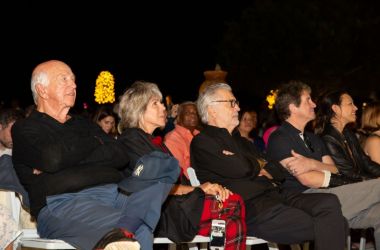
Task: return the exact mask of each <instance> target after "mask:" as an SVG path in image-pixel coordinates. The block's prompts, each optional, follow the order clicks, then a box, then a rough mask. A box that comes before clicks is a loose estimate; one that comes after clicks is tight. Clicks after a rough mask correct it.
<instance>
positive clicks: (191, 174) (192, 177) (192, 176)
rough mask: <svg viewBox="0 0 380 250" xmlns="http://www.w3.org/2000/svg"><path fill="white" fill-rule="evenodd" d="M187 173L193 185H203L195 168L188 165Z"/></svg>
mask: <svg viewBox="0 0 380 250" xmlns="http://www.w3.org/2000/svg"><path fill="white" fill-rule="evenodd" d="M187 174H188V175H189V179H190V183H191V186H193V187H198V186H200V185H201V183H200V182H199V180H198V177H197V174H196V173H195V170H194V168H192V167H188V168H187Z"/></svg>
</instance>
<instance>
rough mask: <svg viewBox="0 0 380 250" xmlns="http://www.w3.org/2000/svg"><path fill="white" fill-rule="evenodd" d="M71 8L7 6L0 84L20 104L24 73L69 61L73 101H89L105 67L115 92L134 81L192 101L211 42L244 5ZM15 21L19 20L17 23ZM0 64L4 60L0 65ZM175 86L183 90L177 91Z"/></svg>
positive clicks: (208, 65) (24, 96) (209, 64)
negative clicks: (73, 83) (73, 78)
mask: <svg viewBox="0 0 380 250" xmlns="http://www.w3.org/2000/svg"><path fill="white" fill-rule="evenodd" d="M121 2H122V1H104V3H103V4H94V3H90V2H87V3H81V5H83V4H85V5H86V4H87V6H86V7H83V6H78V3H77V4H74V3H73V2H70V1H49V2H46V3H41V2H38V3H36V1H28V2H26V3H21V2H18V3H13V5H14V6H12V7H11V8H9V9H10V10H12V12H13V15H12V16H13V17H12V18H11V19H10V20H8V19H7V20H3V22H2V26H3V28H4V30H5V33H4V34H6V36H5V38H6V39H4V40H3V41H5V44H6V46H4V47H3V49H2V50H3V59H6V60H5V61H6V63H5V65H6V66H5V67H3V72H2V73H3V75H5V76H6V77H5V79H3V80H5V82H3V84H2V86H3V88H4V86H5V85H4V84H7V85H8V86H9V87H11V89H12V90H11V92H9V91H8V92H5V91H1V95H0V97H1V99H2V100H5V101H6V102H9V101H10V100H11V99H12V98H13V97H16V98H18V99H20V101H21V103H22V105H24V106H25V105H27V104H30V103H31V102H32V99H31V92H30V87H29V86H30V75H31V72H32V69H33V68H34V66H36V65H37V64H38V63H40V62H42V61H45V60H49V59H60V60H63V61H65V62H66V63H68V64H69V65H70V66H71V67H72V69H73V71H74V73H75V74H76V77H77V85H78V98H77V101H79V102H81V101H87V102H90V103H91V102H93V93H94V87H95V80H96V77H97V75H98V74H99V72H100V71H102V70H109V71H111V72H112V73H113V74H114V76H115V79H116V85H115V87H116V94H117V95H120V94H122V92H123V91H124V90H125V88H126V87H127V86H129V85H130V84H131V83H132V82H133V81H135V80H147V81H153V82H156V83H158V85H159V87H160V88H161V90H162V91H163V93H164V94H171V95H172V96H173V99H174V101H176V100H177V101H183V100H186V99H192V100H194V99H195V98H196V96H197V91H198V87H199V85H200V84H201V83H202V81H203V80H204V77H203V71H205V70H210V69H213V68H214V67H215V64H216V63H217V62H216V61H215V55H216V44H217V42H218V40H219V39H220V38H221V36H222V32H223V29H224V23H225V21H226V20H231V19H233V18H236V17H238V16H239V15H240V13H241V10H242V9H243V7H244V5H243V4H234V5H233V6H232V5H229V4H222V3H218V1H202V2H199V3H195V2H193V1H191V2H190V1H189V2H183V1H181V3H178V4H176V3H174V4H171V5H170V6H169V4H163V3H162V1H156V3H154V4H152V3H147V2H140V3H139V2H134V3H133V4H132V3H128V2H125V1H123V3H121ZM17 23H20V24H17ZM3 65H4V64H3ZM179 86H181V88H182V89H183V91H182V93H178V92H177V90H178V88H179Z"/></svg>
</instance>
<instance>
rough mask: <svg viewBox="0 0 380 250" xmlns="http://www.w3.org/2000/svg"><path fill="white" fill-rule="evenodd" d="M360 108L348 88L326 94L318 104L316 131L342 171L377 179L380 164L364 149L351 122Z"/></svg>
mask: <svg viewBox="0 0 380 250" xmlns="http://www.w3.org/2000/svg"><path fill="white" fill-rule="evenodd" d="M357 109H358V108H357V107H356V106H355V104H354V101H353V100H352V98H351V96H350V95H349V94H348V93H347V92H345V91H341V90H339V91H331V92H328V93H326V94H324V95H322V96H321V98H320V99H319V101H318V106H317V110H318V112H317V119H316V128H315V129H316V130H315V131H316V134H318V135H319V136H320V137H322V140H323V141H324V143H325V144H326V146H327V149H328V152H329V155H330V156H331V157H332V159H333V160H334V163H335V165H336V167H337V168H338V170H339V172H340V173H342V174H344V175H345V176H348V177H351V178H354V179H355V178H358V179H373V178H376V177H380V164H377V163H376V162H374V161H372V160H371V159H370V158H369V157H368V156H367V155H366V154H365V153H364V151H363V149H362V147H361V145H360V142H359V140H358V138H357V137H356V135H355V133H354V132H353V131H352V130H351V129H350V127H349V126H348V124H349V123H354V122H355V121H356V111H357Z"/></svg>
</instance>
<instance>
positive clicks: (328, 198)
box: [245, 191, 348, 250]
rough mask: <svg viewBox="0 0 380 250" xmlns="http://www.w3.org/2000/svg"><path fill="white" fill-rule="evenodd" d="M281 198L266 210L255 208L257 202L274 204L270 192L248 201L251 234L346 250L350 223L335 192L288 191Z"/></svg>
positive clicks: (318, 248)
mask: <svg viewBox="0 0 380 250" xmlns="http://www.w3.org/2000/svg"><path fill="white" fill-rule="evenodd" d="M280 197H282V199H277V200H278V201H277V204H275V205H272V206H271V207H270V208H267V209H265V210H264V211H258V210H257V209H255V208H256V205H257V202H263V203H268V204H273V197H272V196H271V195H270V194H268V195H265V196H263V197H259V198H255V199H251V200H248V201H245V205H246V220H247V235H250V236H251V235H253V236H256V237H259V238H262V239H265V240H267V241H271V242H274V243H279V244H294V243H302V242H305V241H311V240H312V241H314V246H315V249H316V250H343V249H344V247H345V243H346V239H347V234H348V224H347V221H346V219H345V218H344V217H343V215H342V211H341V208H340V203H339V200H338V198H337V197H336V196H335V195H331V194H327V195H326V194H319V193H318V194H302V193H295V192H290V191H289V192H287V191H285V192H282V193H281V194H280ZM255 203H256V204H255ZM250 207H253V209H250Z"/></svg>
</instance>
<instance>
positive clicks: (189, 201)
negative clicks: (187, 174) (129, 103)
mask: <svg viewBox="0 0 380 250" xmlns="http://www.w3.org/2000/svg"><path fill="white" fill-rule="evenodd" d="M118 140H119V141H120V142H122V144H123V145H125V147H126V148H127V150H126V151H125V153H126V154H127V155H128V157H129V159H130V162H129V164H128V167H127V168H126V169H125V171H124V172H125V174H126V175H129V174H130V172H131V170H132V169H133V168H134V167H135V165H136V162H137V160H138V159H139V158H140V157H142V156H143V155H146V154H149V153H150V152H152V151H161V152H162V151H165V152H168V153H169V154H170V151H169V149H168V148H167V147H166V146H165V145H163V144H162V147H164V148H160V147H158V146H157V145H154V144H153V143H152V142H151V140H152V136H151V135H150V134H147V133H145V132H144V131H143V130H141V129H139V128H128V129H126V130H125V131H124V132H123V133H122V134H121V136H120V137H119V139H118ZM157 167H159V166H157ZM178 167H180V166H179V165H178ZM183 179H184V178H183ZM181 183H182V184H186V183H184V182H182V181H181ZM204 198H205V194H204V192H203V191H202V189H200V188H196V189H194V191H192V192H190V193H188V194H186V195H169V197H168V199H167V200H166V201H165V203H164V205H163V207H162V211H161V217H160V220H159V222H158V225H157V228H156V230H155V232H154V234H155V236H158V237H168V238H169V239H170V240H172V241H174V242H176V243H180V242H187V241H191V240H192V239H193V238H194V237H195V235H196V234H197V232H198V231H199V223H200V219H201V215H202V211H203V202H204Z"/></svg>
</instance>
